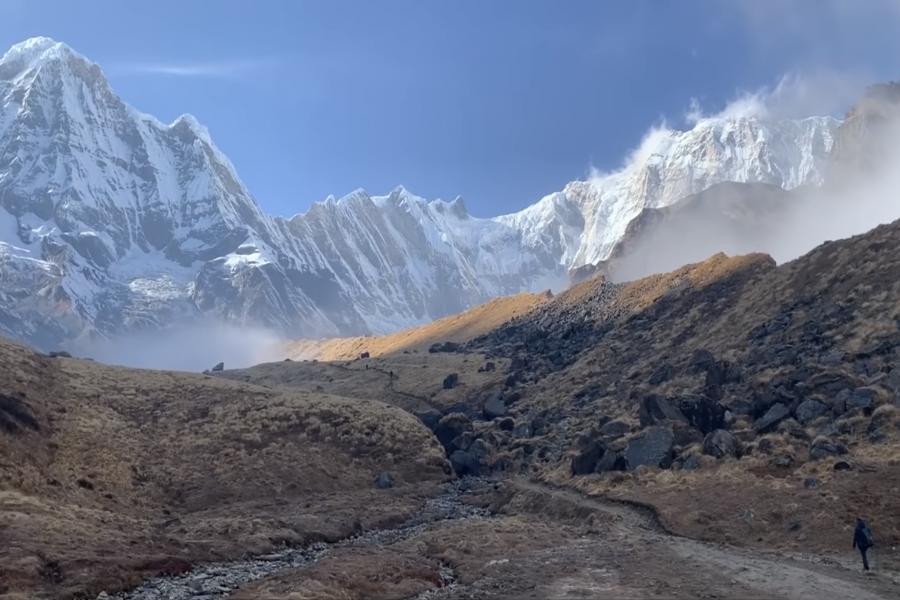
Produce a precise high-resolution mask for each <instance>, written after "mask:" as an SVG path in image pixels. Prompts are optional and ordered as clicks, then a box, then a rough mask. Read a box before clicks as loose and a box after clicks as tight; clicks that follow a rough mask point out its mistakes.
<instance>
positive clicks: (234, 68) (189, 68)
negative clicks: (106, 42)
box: [110, 58, 278, 79]
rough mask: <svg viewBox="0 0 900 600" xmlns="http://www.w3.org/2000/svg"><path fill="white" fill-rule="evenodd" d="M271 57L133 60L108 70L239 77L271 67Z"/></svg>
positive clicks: (185, 75) (119, 72) (133, 72)
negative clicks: (168, 60) (202, 60)
mask: <svg viewBox="0 0 900 600" xmlns="http://www.w3.org/2000/svg"><path fill="white" fill-rule="evenodd" d="M277 62H278V61H276V60H275V59H272V58H255V59H238V60H222V61H212V62H153V63H151V62H146V63H145V62H133V63H120V64H116V65H113V66H112V67H111V69H110V71H113V72H115V73H118V74H126V75H127V74H130V75H163V76H171V77H195V78H199V77H204V78H215V79H231V78H240V77H243V76H246V75H250V74H253V73H257V72H259V71H260V70H262V69H266V68H269V67H272V66H274V65H276V64H277Z"/></svg>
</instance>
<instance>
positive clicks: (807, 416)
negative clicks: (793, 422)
mask: <svg viewBox="0 0 900 600" xmlns="http://www.w3.org/2000/svg"><path fill="white" fill-rule="evenodd" d="M830 410H831V407H829V406H828V405H827V404H825V403H824V402H820V401H819V400H815V399H813V398H810V399H808V400H804V401H803V402H801V403H800V405H799V406H797V408H796V409H795V410H794V415H795V416H796V417H797V420H798V421H799V422H801V423H803V424H806V423H809V422H810V421H812V420H814V419H817V418H818V417H821V416H822V415H824V414H825V413H827V412H829V411H830Z"/></svg>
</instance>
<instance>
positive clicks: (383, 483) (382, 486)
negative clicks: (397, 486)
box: [375, 471, 394, 490]
mask: <svg viewBox="0 0 900 600" xmlns="http://www.w3.org/2000/svg"><path fill="white" fill-rule="evenodd" d="M375 487H377V488H378V489H379V490H386V489H390V488H392V487H394V476H393V475H391V474H390V473H388V472H387V471H384V472H382V473H380V474H379V475H378V477H376V478H375Z"/></svg>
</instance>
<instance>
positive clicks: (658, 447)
mask: <svg viewBox="0 0 900 600" xmlns="http://www.w3.org/2000/svg"><path fill="white" fill-rule="evenodd" d="M674 444H675V435H674V434H673V433H672V429H671V428H670V427H659V426H657V427H648V428H647V429H645V430H644V431H642V432H641V433H640V434H638V435H637V436H635V437H633V438H632V439H631V440H630V441H629V442H628V445H627V446H626V447H625V454H624V457H625V464H626V466H627V468H628V470H629V471H633V470H634V469H636V468H638V467H640V466H641V465H647V466H650V467H662V468H668V467H669V466H670V465H671V464H672V453H673V446H674Z"/></svg>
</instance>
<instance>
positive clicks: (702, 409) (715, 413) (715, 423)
mask: <svg viewBox="0 0 900 600" xmlns="http://www.w3.org/2000/svg"><path fill="white" fill-rule="evenodd" d="M678 408H679V410H680V411H681V414H682V415H684V416H685V418H686V419H687V420H688V422H689V423H690V424H691V425H693V426H694V427H696V428H697V429H699V430H700V431H701V432H703V433H710V432H711V431H714V430H716V429H723V428H724V427H725V407H724V406H723V405H722V404H720V403H719V402H717V401H715V400H712V399H710V398H707V397H706V396H698V395H692V396H685V397H683V398H681V399H680V400H679V401H678Z"/></svg>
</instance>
